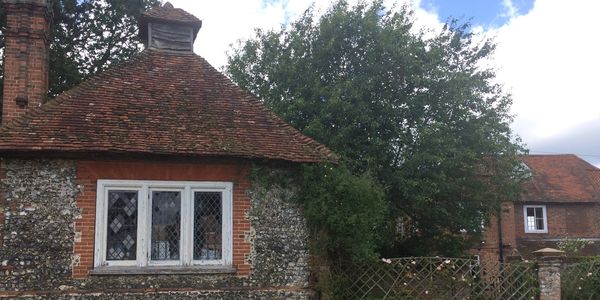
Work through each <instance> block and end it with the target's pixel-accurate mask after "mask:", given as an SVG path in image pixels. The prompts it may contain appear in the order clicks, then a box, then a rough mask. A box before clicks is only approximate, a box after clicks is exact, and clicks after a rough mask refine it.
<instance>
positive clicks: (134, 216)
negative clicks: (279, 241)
mask: <svg viewBox="0 0 600 300" xmlns="http://www.w3.org/2000/svg"><path fill="white" fill-rule="evenodd" d="M232 188H233V184H232V183H231V182H203V181H140V180H98V187H97V198H96V236H95V248H94V267H103V266H108V267H110V266H131V267H147V266H194V265H224V266H228V265H231V262H232V252H233V251H232V231H231V230H232Z"/></svg>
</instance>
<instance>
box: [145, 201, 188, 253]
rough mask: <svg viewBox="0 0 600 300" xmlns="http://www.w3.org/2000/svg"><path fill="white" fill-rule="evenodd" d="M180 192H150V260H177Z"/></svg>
mask: <svg viewBox="0 0 600 300" xmlns="http://www.w3.org/2000/svg"><path fill="white" fill-rule="evenodd" d="M180 224H181V192H174V191H153V192H152V239H151V243H152V246H151V259H152V260H178V259H179V240H180V233H179V231H180Z"/></svg>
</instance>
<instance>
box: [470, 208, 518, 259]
mask: <svg viewBox="0 0 600 300" xmlns="http://www.w3.org/2000/svg"><path fill="white" fill-rule="evenodd" d="M501 212H502V222H501V224H502V244H503V245H504V247H503V255H504V257H507V256H508V255H510V254H511V252H512V250H513V249H514V247H515V246H516V243H517V242H516V235H515V223H514V221H513V220H514V214H515V211H514V207H513V203H512V202H504V203H502V208H501ZM499 243H500V241H499V235H498V219H497V218H496V216H491V217H490V222H489V224H488V226H486V228H485V230H484V233H483V239H482V243H480V244H479V245H476V246H475V247H474V248H473V249H471V251H470V253H471V254H473V255H479V257H480V259H481V260H482V261H498V260H499V259H500V247H499V246H500V244H499Z"/></svg>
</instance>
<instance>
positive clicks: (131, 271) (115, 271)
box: [90, 266, 237, 275]
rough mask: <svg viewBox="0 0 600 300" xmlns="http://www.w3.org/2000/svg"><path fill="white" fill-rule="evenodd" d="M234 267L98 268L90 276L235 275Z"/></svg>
mask: <svg viewBox="0 0 600 300" xmlns="http://www.w3.org/2000/svg"><path fill="white" fill-rule="evenodd" d="M236 271H237V270H236V269H235V268H234V267H232V266H185V267H183V266H150V267H135V266H123V267H121V266H119V267H114V266H113V267H96V268H94V269H93V270H91V271H90V275H173V274H235V272H236Z"/></svg>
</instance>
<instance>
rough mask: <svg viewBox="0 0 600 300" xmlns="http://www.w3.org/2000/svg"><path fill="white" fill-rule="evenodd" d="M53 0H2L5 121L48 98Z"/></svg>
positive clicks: (3, 119)
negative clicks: (4, 27)
mask: <svg viewBox="0 0 600 300" xmlns="http://www.w3.org/2000/svg"><path fill="white" fill-rule="evenodd" d="M50 3H51V1H48V0H2V4H3V5H4V11H5V14H6V29H5V31H4V36H5V48H4V93H3V98H2V120H1V121H2V124H6V123H8V122H10V121H12V120H14V119H15V118H17V117H18V116H21V115H23V114H25V113H26V112H27V111H28V110H29V109H32V108H35V107H38V106H40V105H42V103H44V101H45V99H46V95H47V93H48V47H49V43H50V40H49V33H50V21H51V8H52V7H51V4H50Z"/></svg>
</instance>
